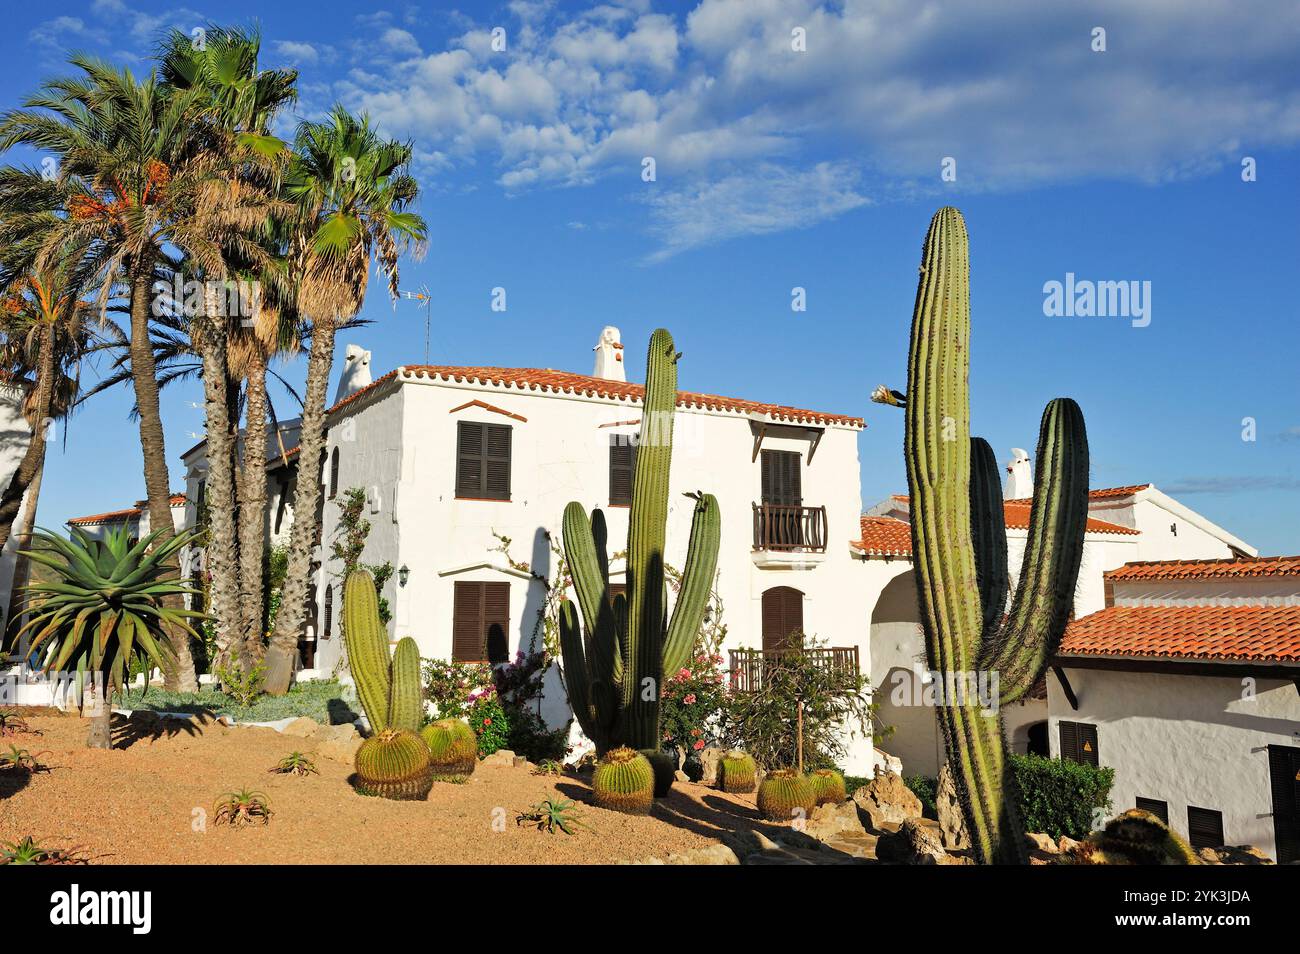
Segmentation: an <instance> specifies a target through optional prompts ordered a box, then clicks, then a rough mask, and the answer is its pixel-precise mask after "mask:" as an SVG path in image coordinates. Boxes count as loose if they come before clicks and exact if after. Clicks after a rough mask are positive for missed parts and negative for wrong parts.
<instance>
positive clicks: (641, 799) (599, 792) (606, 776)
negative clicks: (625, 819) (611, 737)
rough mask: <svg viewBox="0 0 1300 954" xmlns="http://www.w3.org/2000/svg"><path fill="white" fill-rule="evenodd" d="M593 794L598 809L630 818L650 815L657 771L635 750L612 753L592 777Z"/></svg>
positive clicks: (614, 751) (601, 761) (613, 751)
mask: <svg viewBox="0 0 1300 954" xmlns="http://www.w3.org/2000/svg"><path fill="white" fill-rule="evenodd" d="M591 791H592V795H593V796H594V798H593V801H594V802H595V804H596V806H597V807H598V808H608V809H610V810H612V811H616V812H625V813H627V814H629V815H646V814H649V812H650V808H651V806H653V805H654V796H655V777H654V769H653V768H651V766H650V762H649V761H648V760H647V759H646V757H645V756H644V755H642V754H641V753H640V752H638V751H636V750H635V749H630V748H627V747H626V746H622V747H620V748H617V749H610V750H609V751H608V752H606V753H605V755H604V757H603V758H601V760H600V762H599V764H597V766H596V772H595V774H594V775H592V777H591Z"/></svg>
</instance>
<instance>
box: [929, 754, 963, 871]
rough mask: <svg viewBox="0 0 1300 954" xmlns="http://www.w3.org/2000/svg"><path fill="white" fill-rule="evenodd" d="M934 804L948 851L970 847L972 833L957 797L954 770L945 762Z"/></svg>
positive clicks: (941, 769)
mask: <svg viewBox="0 0 1300 954" xmlns="http://www.w3.org/2000/svg"><path fill="white" fill-rule="evenodd" d="M934 805H935V809H936V810H937V814H938V816H939V831H940V837H941V838H942V840H943V847H944V848H946V849H947V850H948V851H964V850H966V849H967V848H969V847H970V833H969V832H968V831H967V829H966V816H965V814H963V813H962V810H961V802H960V801H958V799H957V783H956V782H954V781H953V778H952V771H951V770H950V769H949V768H948V763H947V762H944V763H943V767H942V768H940V769H939V782H938V785H937V787H936V791H935V795H934Z"/></svg>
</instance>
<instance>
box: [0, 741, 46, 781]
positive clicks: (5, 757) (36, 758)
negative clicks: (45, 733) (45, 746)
mask: <svg viewBox="0 0 1300 954" xmlns="http://www.w3.org/2000/svg"><path fill="white" fill-rule="evenodd" d="M53 754H54V753H52V752H50V751H48V750H47V751H45V752H36V753H34V754H33V753H32V752H30V751H28V750H27V749H20V748H19V747H18V746H16V745H11V746H9V751H8V752H0V772H8V771H15V770H18V769H22V770H23V771H26V772H32V773H33V774H34V773H36V772H48V771H49V770H50V769H49V766H47V765H46V764H45V763H44V762H42V761H41V760H40V759H41V756H42V755H53Z"/></svg>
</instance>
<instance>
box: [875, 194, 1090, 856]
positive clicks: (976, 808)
mask: <svg viewBox="0 0 1300 954" xmlns="http://www.w3.org/2000/svg"><path fill="white" fill-rule="evenodd" d="M969 284H970V276H969V260H968V251H967V236H966V224H965V222H964V221H963V220H962V216H961V213H960V212H958V211H957V210H956V209H953V208H943V209H940V210H939V211H938V212H937V213H935V216H934V218H933V219H932V220H931V222H930V229H929V231H928V233H927V234H926V238H925V247H924V251H923V254H922V260H921V278H920V282H919V284H918V286H917V292H916V306H915V311H914V312H913V316H912V336H911V346H910V352H909V355H908V370H907V394H906V395H900V394H898V393H897V392H893V391H889V390H888V389H886V388H878V389H877V390H876V392H875V394H873V399H874V400H876V401H878V402H880V403H885V404H891V405H895V406H901V407H903V408H904V410H905V413H906V426H905V428H904V455H905V457H906V460H907V483H908V491H909V494H910V498H911V521H912V552H913V553H914V554H915V556H914V561H915V574H916V586H917V596H918V602H919V606H920V611H921V625H922V628H923V630H924V632H925V641H926V653H927V657H928V659H929V664H930V668H931V669H933V670H935V671H937V672H939V673H940V674H942V675H943V677H944V678H945V680H946V679H947V678H948V675H949V674H953V675H954V676H956V675H957V674H974V673H977V672H978V673H985V674H989V677H990V682H989V683H988V684H989V685H997V687H998V690H999V693H1000V700H999V701H1000V704H1001V705H1005V704H1007V703H1009V702H1013V701H1015V700H1017V699H1020V698H1021V697H1022V696H1024V694H1025V693H1026V692H1028V691H1029V690H1030V688H1031V687H1032V686H1033V685H1034V683H1035V682H1036V681H1037V680H1038V679H1039V677H1040V676H1041V675H1042V673H1043V671H1044V670H1045V668H1046V666H1047V662H1048V660H1049V659H1050V658H1051V656H1052V655H1053V653H1055V651H1056V649H1057V647H1058V646H1059V645H1060V641H1061V637H1062V636H1063V635H1064V632H1065V627H1066V623H1067V622H1068V621H1069V617H1070V610H1071V606H1072V598H1073V593H1074V587H1075V583H1076V581H1077V579H1078V575H1079V564H1080V560H1081V557H1082V553H1083V535H1084V529H1085V523H1086V520H1087V514H1088V440H1087V435H1086V432H1085V430H1084V424H1083V414H1082V413H1081V412H1080V410H1079V407H1078V405H1077V404H1075V403H1074V402H1073V401H1071V400H1069V399H1068V398H1057V399H1055V400H1053V401H1051V402H1050V403H1049V404H1048V405H1047V408H1046V410H1045V411H1044V412H1043V419H1042V424H1041V427H1040V430H1039V438H1038V451H1037V458H1036V461H1037V466H1038V473H1037V474H1036V476H1035V480H1034V502H1033V510H1032V514H1031V517H1030V523H1029V538H1028V541H1027V544H1026V547H1025V554H1024V563H1023V568H1022V571H1021V574H1020V583H1019V586H1018V588H1017V590H1016V595H1015V598H1014V600H1012V603H1011V606H1010V609H1009V610H1007V609H1006V599H1007V589H1008V583H1007V542H1006V529H1005V523H1004V521H1003V511H1002V495H1001V493H1000V492H999V479H998V478H999V475H998V470H997V465H996V461H995V460H994V457H993V451H992V449H991V448H990V447H989V446H988V443H987V442H986V441H984V440H982V439H979V438H974V439H972V438H971V436H970V394H969V384H968V380H967V379H968V373H969V364H970V351H969V344H970V297H969ZM1004 612H1005V621H1004ZM994 674H996V676H997V678H998V682H997V683H996V684H994V683H992V682H991V676H992V675H994ZM967 678H968V677H967ZM946 684H947V683H946V682H945V685H946ZM939 712H940V722H941V724H942V726H943V733H944V740H945V742H946V745H947V750H948V760H949V763H950V764H951V765H952V767H953V775H954V781H955V782H956V785H957V790H958V795H959V797H960V799H961V802H962V807H963V809H964V813H965V815H966V820H967V824H968V827H969V830H970V833H971V839H972V842H973V849H974V853H975V855H976V857H977V858H978V859H979V860H980V861H983V862H986V863H987V862H1004V863H1006V862H1015V863H1022V864H1023V863H1025V862H1027V860H1028V857H1027V854H1026V849H1025V840H1024V831H1023V823H1022V821H1021V819H1020V817H1019V812H1018V809H1017V808H1016V805H1015V800H1014V799H1013V798H1010V797H1008V795H1007V793H1008V792H1009V791H1010V779H1009V778H1008V764H1007V757H1006V754H1007V749H1006V743H1005V739H1004V736H1003V728H1002V722H1001V718H1000V717H999V716H996V715H993V714H990V707H988V706H986V705H985V704H984V702H983V701H980V700H974V699H969V698H965V699H960V698H958V699H954V698H949V699H945V704H944V705H943V706H942V707H941V708H940V710H939Z"/></svg>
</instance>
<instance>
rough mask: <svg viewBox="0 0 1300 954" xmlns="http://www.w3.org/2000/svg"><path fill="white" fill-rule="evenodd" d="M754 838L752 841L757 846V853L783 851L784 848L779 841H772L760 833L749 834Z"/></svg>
mask: <svg viewBox="0 0 1300 954" xmlns="http://www.w3.org/2000/svg"><path fill="white" fill-rule="evenodd" d="M750 834H751V835H753V836H754V841H755V842H756V843H757V844H758V850H759V851H785V846H784V845H782V844H781V843H780V842H779V841H773V840H772V839H771V838H768V837H767V835H765V834H763V833H762V832H761V831H753V832H750Z"/></svg>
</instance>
